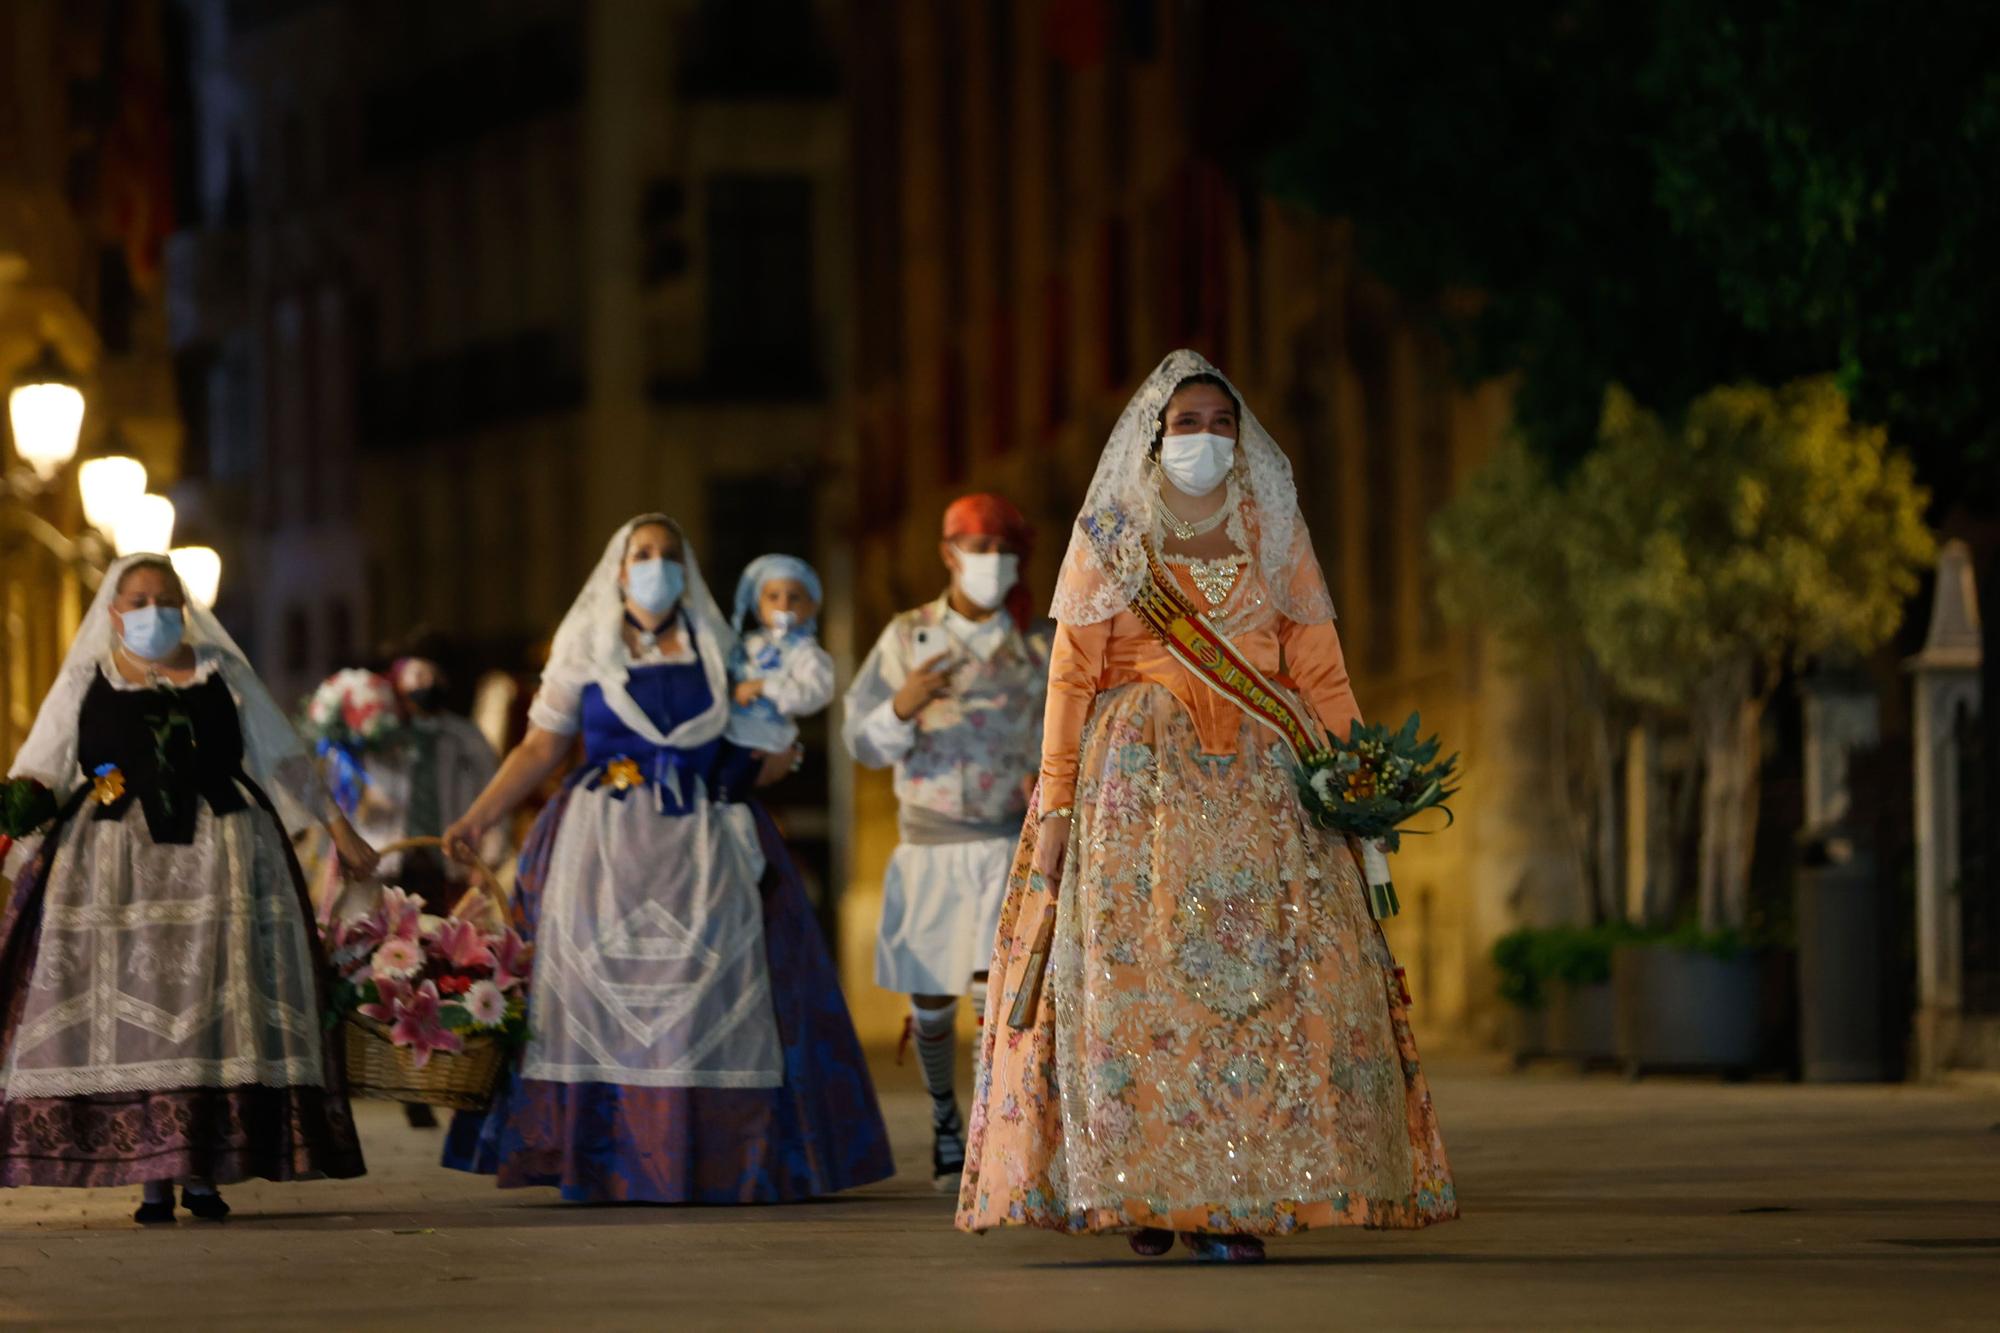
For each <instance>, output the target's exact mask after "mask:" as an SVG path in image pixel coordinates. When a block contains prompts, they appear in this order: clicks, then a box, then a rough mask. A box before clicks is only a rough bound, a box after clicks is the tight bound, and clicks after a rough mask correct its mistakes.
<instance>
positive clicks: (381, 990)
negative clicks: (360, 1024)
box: [358, 976, 410, 1023]
mask: <svg viewBox="0 0 2000 1333" xmlns="http://www.w3.org/2000/svg"><path fill="white" fill-rule="evenodd" d="M375 995H376V1000H375V1003H373V1004H364V1005H362V1006H361V1008H360V1010H359V1011H358V1012H359V1013H360V1014H361V1016H362V1017H363V1018H372V1019H374V1020H375V1021H376V1022H377V1023H393V1022H395V1021H396V1011H397V1008H398V1007H399V1006H400V1005H401V1004H403V1003H404V1002H406V1001H407V1000H408V999H409V998H410V983H409V982H407V981H400V980H398V979H397V978H395V977H381V976H378V977H376V978H375Z"/></svg>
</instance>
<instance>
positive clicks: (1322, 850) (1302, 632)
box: [958, 351, 1458, 1261]
mask: <svg viewBox="0 0 2000 1333" xmlns="http://www.w3.org/2000/svg"><path fill="white" fill-rule="evenodd" d="M1156 576H1157V577H1160V578H1166V579H1171V580H1172V581H1173V583H1174V584H1175V586H1176V589H1177V591H1178V593H1179V595H1180V597H1181V598H1182V599H1183V600H1184V601H1185V603H1187V604H1189V605H1191V606H1192V607H1193V608H1194V609H1196V610H1198V611H1200V612H1201V613H1202V614H1203V615H1204V616H1205V617H1206V618H1207V621H1208V623H1209V624H1210V625H1212V626H1213V627H1214V629H1215V630H1216V631H1217V632H1219V633H1220V634H1221V635H1222V636H1225V637H1226V638H1227V639H1228V640H1229V641H1230V642H1231V643H1233V645H1234V646H1235V648H1236V650H1237V651H1238V652H1239V653H1240V654H1241V655H1242V656H1243V657H1244V658H1246V659H1248V661H1249V662H1250V664H1251V665H1253V666H1254V667H1256V668H1257V670H1258V671H1260V672H1261V673H1262V674H1263V675H1264V676H1265V677H1266V678H1268V679H1269V680H1270V681H1271V682H1273V683H1275V685H1276V686H1277V688H1279V689H1280V690H1282V691H1285V692H1287V695H1288V697H1289V698H1290V699H1291V701H1292V702H1293V703H1294V704H1298V703H1303V704H1304V705H1306V706H1307V707H1309V709H1310V711H1311V714H1312V715H1313V718H1314V720H1316V723H1317V725H1319V726H1321V727H1324V728H1326V729H1328V730H1330V731H1333V732H1336V733H1338V734H1341V735H1345V734H1346V732H1347V730H1348V728H1349V727H1351V726H1352V725H1353V723H1354V722H1355V721H1356V720H1357V719H1358V718H1359V716H1360V710H1359V708H1358V707H1357V706H1356V704H1355V701H1354V694H1353V691H1352V690H1351V688H1350V687H1349V684H1348V678H1347V669H1346V666H1345V663H1344V661H1343V659H1342V656H1341V649H1340V640H1339V637H1338V635H1337V634H1336V633H1335V631H1334V625H1333V605H1332V601H1331V599H1330V597H1329V596H1328V594H1327V590H1326V582H1325V580H1324V578H1323V577H1322V576H1321V573H1320V569H1319V564H1318V561H1317V560H1316V559H1315V558H1314V556H1313V551H1312V541H1311V538H1310V536H1309V535H1308V533H1307V531H1306V527H1305V523H1304V520H1303V519H1302V517H1301V516H1300V514H1299V510H1298V498H1297V492H1296V491H1295V489H1294V487H1293V483H1292V475H1291V467H1290V465H1289V463H1287V462H1286V460H1285V457H1284V455H1283V454H1282V453H1281V452H1279V450H1278V448H1277V446H1276V445H1275V444H1274V443H1273V442H1272V440H1271V438H1270V436H1269V435H1267V434H1266V433H1265V432H1264V430H1263V429H1262V428H1261V427H1260V426H1259V425H1258V424H1257V421H1256V418H1254V417H1253V416H1251V415H1250V414H1249V412H1248V411H1247V410H1245V409H1244V408H1243V406H1242V402H1241V398H1240V396H1239V395H1238V394H1237V393H1236V391H1235V389H1234V388H1233V386H1231V385H1230V384H1229V383H1228V381H1227V380H1225V379H1224V378H1223V377H1222V376H1221V375H1220V374H1219V373H1218V372H1217V371H1216V370H1215V368H1214V367H1213V366H1211V365H1209V364H1208V363H1207V362H1206V361H1204V360H1203V359H1202V358H1201V357H1199V356H1197V355H1195V354H1194V353H1192V352H1187V351H1179V352H1175V353H1173V354H1172V355H1171V356H1169V357H1167V359H1166V360H1165V361H1164V362H1162V363H1161V365H1160V367H1159V369H1158V370H1156V371H1154V373H1153V374H1152V376H1151V377H1150V378H1149V379H1148V380H1147V381H1146V383H1145V384H1144V385H1143V386H1142V387H1141V388H1140V390H1139V392H1138V394H1137V395H1136V396H1135V397H1134V398H1133V400H1132V402H1131V404H1130V405H1129V406H1128V407H1127V408H1126V410H1125V413H1124V415H1123V416H1122V417H1121V418H1120V419H1119V422H1118V425H1117V428H1116V429H1115V430H1114V431H1113V433H1112V436H1111V440H1110V443H1109V444H1108V445H1107V446H1106V449H1105V453H1104V458H1103V461H1102V462H1101V463H1100V464H1099V466H1098V471H1097V477H1096V479H1095V481H1094V482H1093V483H1092V486H1091V491H1090V495H1089V497H1088V499H1087V501H1086V503H1085V507H1084V510H1083V512H1082V514H1081V515H1080V516H1079V517H1078V520H1077V525H1076V530H1075V533H1074V535H1073V537H1072V539H1071V542H1070V548H1069V553H1068V555H1067V557H1066V558H1065V560H1064V564H1063V570H1062V575H1061V581H1060V584H1059V586H1058V588H1057V592H1056V598H1055V606H1054V612H1053V613H1054V615H1055V618H1056V620H1057V622H1058V627H1057V635H1056V640H1055V644H1054V648H1053V654H1052V658H1051V662H1050V681H1049V703H1048V716H1047V725H1046V728H1045V731H1044V742H1043V744H1044V748H1043V754H1042V774H1041V785H1040V790H1039V796H1038V801H1037V805H1036V807H1035V808H1034V809H1033V810H1031V812H1030V818H1029V820H1028V823H1027V827H1026V828H1025V830H1024V831H1023V833H1022V835H1021V845H1020V847H1019V849H1018V850H1017V852H1016V856H1015V862H1014V870H1013V876H1012V881H1011V883H1010V885H1009V889H1008V896H1007V902H1006V906H1005V908H1004V909H1003V910H1002V913H1001V917H1000V929H999V934H998V937H997V939H996V942H995V953H994V958H993V968H992V971H993V976H994V977H995V979H996V980H998V979H1001V978H1004V982H1002V984H999V985H995V986H994V987H993V988H992V990H991V994H990V998H989V1000H988V1007H987V1014H986V1025H985V1035H984V1045H983V1048H982V1053H981V1059H980V1061H979V1073H978V1085H977V1093H976V1097H975V1104H974V1108H973V1112H972V1124H971V1135H970V1143H969V1145H968V1156H967V1162H966V1171H965V1178H964V1184H963V1187H962V1189H961V1192H960V1195H959V1212H958V1225H959V1227H960V1228H962V1229H964V1230H967V1231H984V1230H985V1229H987V1228H989V1227H996V1226H1008V1225H1018V1226H1035V1227H1044V1228H1047V1229H1049V1230H1053V1231H1064V1232H1104V1231H1116V1232H1126V1233H1130V1234H1131V1243H1132V1247H1133V1249H1134V1250H1136V1251H1138V1252H1139V1253H1141V1254H1148V1255H1152V1254H1163V1253H1165V1252H1166V1251H1167V1250H1168V1249H1170V1248H1171V1247H1172V1244H1173V1233H1175V1232H1179V1233H1180V1234H1181V1239H1182V1241H1183V1242H1184V1243H1185V1244H1186V1245H1187V1246H1188V1248H1189V1249H1190V1250H1192V1251H1193V1252H1194V1253H1195V1255H1196V1256H1197V1257H1198V1258H1205V1259H1223V1260H1239V1261H1254V1260H1257V1259H1261V1258H1262V1257H1263V1243H1262V1240H1261V1239H1260V1238H1261V1237H1264V1236H1270V1235H1284V1234H1288V1233H1290V1232H1294V1231H1298V1230H1302V1229H1304V1228H1307V1227H1316V1226H1369V1227H1421V1226H1426V1225H1428V1224H1430V1223H1432V1222H1441V1221H1445V1220H1447V1219H1449V1218H1452V1217H1456V1216H1457V1215H1458V1200H1457V1193H1456V1191H1455V1190H1454V1188H1453V1185H1452V1179H1451V1169H1450V1167H1449V1165H1448V1164H1447V1162H1446V1160H1445V1152H1444V1142H1443V1140H1442V1138H1441V1137H1440V1136H1439V1133H1438V1127H1437V1120H1436V1117H1435V1115H1434V1114H1433V1112H1432V1109H1431V1100H1430V1093H1429V1089H1428V1088H1427V1086H1426V1084H1425V1081H1424V1076H1423V1071H1422V1069H1421V1068H1420V1067H1419V1065H1418V1062H1417V1051H1416V1043H1415V1041H1414V1039H1413V1038H1412V1037H1411V1034H1410V1025H1409V1019H1408V1015H1407V1013H1406V1011H1405V1002H1404V1000H1403V999H1402V998H1401V993H1400V987H1399V985H1398V982H1397V980H1396V978H1395V975H1394V966H1395V964H1394V961H1393V960H1392V959H1391V957H1390V954H1389V949H1388V946H1387V944H1386V943H1385V942H1384V940H1383V937H1382V932H1381V929H1380V927H1379V926H1378V925H1377V924H1376V922H1375V920H1374V918H1373V917H1372V916H1371V915H1370V912H1369V907H1368V897H1367V890H1366V886H1365V885H1364V883H1363V880H1362V877H1361V872H1360V870H1359V867H1358V866H1357V864H1356V862H1355V859H1354V857H1353V856H1352V855H1351V854H1350V852H1349V848H1348V846H1347V844H1346V843H1345V842H1344V841H1343V840H1342V839H1340V838H1338V837H1335V836H1333V835H1330V834H1327V833H1323V832H1321V831H1320V830H1318V829H1316V828H1313V827H1311V826H1309V825H1308V824H1307V822H1306V820H1305V818H1304V815H1303V812H1302V810H1301V808H1300V805H1299V800H1298V796H1297V789H1296V786H1295V778H1294V768H1293V751H1292V749H1291V748H1290V745H1289V743H1288V742H1287V741H1286V740H1285V739H1284V738H1283V737H1282V736H1281V735H1280V734H1279V732H1278V731H1276V730H1274V729H1272V728H1271V727H1269V726H1267V725H1266V724H1265V723H1264V722H1262V721H1259V720H1257V719H1256V718H1255V717H1253V716H1252V715H1251V714H1250V713H1248V712H1246V711H1245V710H1244V709H1242V708H1240V707H1239V706H1238V705H1237V703H1236V702H1234V701H1232V700H1231V699H1230V698H1229V697H1227V696H1226V695H1225V694H1223V693H1221V692H1219V691H1218V689H1217V688H1215V687H1214V686H1213V685H1211V683H1210V681H1209V679H1208V677H1206V676H1205V675H1204V674H1202V673H1200V672H1198V671H1197V670H1194V669H1191V668H1190V667H1188V666H1184V665H1182V661H1181V660H1180V659H1179V658H1177V657H1176V656H1175V655H1174V654H1173V653H1171V652H1169V650H1168V648H1167V647H1166V645H1165V643H1164V641H1163V640H1162V639H1161V638H1160V637H1158V636H1157V634H1156V632H1155V631H1154V630H1153V629H1152V628H1150V627H1149V625H1148V622H1147V621H1146V620H1144V619H1142V618H1141V617H1140V616H1139V615H1137V614H1135V612H1134V610H1133V603H1134V599H1135V598H1139V597H1141V596H1142V594H1144V593H1145V592H1146V590H1147V588H1148V585H1149V583H1150V581H1151V580H1152V579H1153V578H1155V577H1156ZM1051 896H1053V899H1054V902H1055V905H1056V918H1055V932H1054V942H1053V948H1052V950H1051V952H1050V954H1049V962H1048V966H1047V973H1046V990H1045V992H1044V994H1043V996H1042V999H1041V1002H1040V1004H1039V1007H1038V1009H1037V1013H1036V1020H1035V1022H1034V1024H1033V1025H1032V1026H1031V1027H1028V1028H1026V1029H1023V1030H1015V1029H1014V1028H1011V1027H1010V1026H1009V1025H1008V1021H1007V1020H1008V1016H1009V1013H1010V1010H1011V1009H1012V1007H1013V1005H1014V1002H1015V999H1016V996H1017V994H1018V992H1019V991H1020V990H1021V987H1022V985H1023V982H1024V980H1025V979H1026V977H1027V975H1028V974H1029V972H1030V970H1031V969H1030V966H1029V955H1030V953H1031V947H1032V946H1031V941H1032V940H1033V939H1034V937H1035V935H1036V933H1037V928H1038V925H1039V923H1040V920H1041V918H1042V916H1043V910H1044V908H1045V906H1046V905H1047V904H1048V903H1049V902H1050V900H1051Z"/></svg>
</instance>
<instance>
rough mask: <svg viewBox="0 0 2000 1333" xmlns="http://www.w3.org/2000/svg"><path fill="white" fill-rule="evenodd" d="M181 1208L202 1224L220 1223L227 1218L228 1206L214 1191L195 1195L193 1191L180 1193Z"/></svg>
mask: <svg viewBox="0 0 2000 1333" xmlns="http://www.w3.org/2000/svg"><path fill="white" fill-rule="evenodd" d="M181 1207H183V1208H185V1209H187V1210H188V1211H189V1212H191V1213H193V1214H194V1215H195V1216H196V1217H198V1218H200V1219H201V1220H202V1221H204V1222H220V1221H221V1220H222V1219H223V1218H225V1217H227V1216H229V1205H228V1204H226V1203H224V1202H223V1201H222V1196H221V1195H220V1194H218V1193H216V1192H215V1191H214V1190H210V1191H209V1192H208V1193H206V1194H196V1193H195V1192H194V1191H193V1190H182V1191H181Z"/></svg>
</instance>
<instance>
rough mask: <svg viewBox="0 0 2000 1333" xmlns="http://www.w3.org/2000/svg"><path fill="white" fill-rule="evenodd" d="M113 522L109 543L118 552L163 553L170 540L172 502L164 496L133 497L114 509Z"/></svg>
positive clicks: (122, 553)
mask: <svg viewBox="0 0 2000 1333" xmlns="http://www.w3.org/2000/svg"><path fill="white" fill-rule="evenodd" d="M116 523H117V526H116V527H115V528H113V529H112V532H111V545H112V546H113V547H114V548H115V549H116V550H117V552H118V554H119V555H132V554H133V553H135V552H138V551H153V552H159V553H161V554H164V553H165V552H166V550H167V547H168V546H170V545H171V544H172V543H173V540H174V502H173V501H172V500H169V499H168V498H167V497H166V496H164V495H141V496H136V497H134V498H133V499H132V500H130V501H128V502H127V503H126V504H125V507H124V508H123V509H121V510H120V511H119V512H118V514H117V517H116Z"/></svg>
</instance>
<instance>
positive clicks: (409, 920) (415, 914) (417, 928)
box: [375, 884, 424, 944]
mask: <svg viewBox="0 0 2000 1333" xmlns="http://www.w3.org/2000/svg"><path fill="white" fill-rule="evenodd" d="M375 914H376V915H378V916H380V917H381V918H382V934H383V937H384V938H391V937H393V938H396V939H404V940H408V941H409V942H410V943H412V944H415V943H416V942H417V940H418V939H419V938H421V936H422V933H423V919H424V900H423V899H421V898H413V897H411V896H410V895H409V894H407V893H404V892H403V891H402V890H401V889H399V888H397V887H396V886H395V885H393V884H387V885H384V886H383V888H382V898H381V901H380V902H379V903H378V904H377V906H376V908H375Z"/></svg>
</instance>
